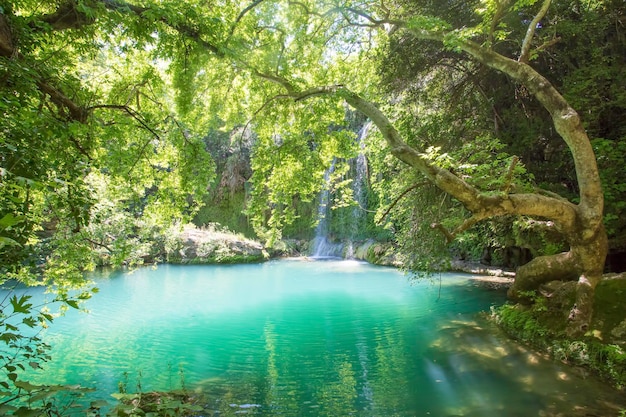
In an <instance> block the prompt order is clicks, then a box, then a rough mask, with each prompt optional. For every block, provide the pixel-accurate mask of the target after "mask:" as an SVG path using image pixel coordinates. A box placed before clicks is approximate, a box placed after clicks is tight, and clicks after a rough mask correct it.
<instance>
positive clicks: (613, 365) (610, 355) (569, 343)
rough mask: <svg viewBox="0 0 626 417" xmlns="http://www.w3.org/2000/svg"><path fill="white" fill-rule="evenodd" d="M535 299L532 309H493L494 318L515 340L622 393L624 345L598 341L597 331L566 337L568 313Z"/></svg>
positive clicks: (625, 374) (625, 364)
mask: <svg viewBox="0 0 626 417" xmlns="http://www.w3.org/2000/svg"><path fill="white" fill-rule="evenodd" d="M600 296H602V295H600ZM532 298H533V301H534V303H533V304H532V305H530V306H524V305H519V304H515V305H514V304H506V305H504V306H502V307H499V308H497V309H494V310H493V311H492V318H493V319H494V320H495V321H496V323H497V324H498V325H499V326H500V328H501V329H503V330H504V331H505V332H506V333H507V334H508V335H509V336H511V337H512V338H514V339H516V340H519V341H520V342H522V343H524V344H526V345H529V346H531V347H532V348H534V349H537V350H540V351H544V352H547V353H549V354H550V355H551V356H552V357H553V358H555V359H557V360H561V361H564V362H567V363H570V364H572V365H576V366H582V367H585V368H587V369H590V370H592V371H593V372H594V373H596V374H597V375H598V376H599V377H601V378H602V379H604V380H606V381H607V382H609V383H611V384H612V385H615V386H616V387H618V388H620V389H623V388H624V387H626V351H625V350H624V346H623V345H622V346H620V345H619V344H616V343H605V342H603V341H602V340H600V339H598V338H597V337H596V336H597V334H598V333H597V332H598V331H597V330H596V331H591V332H589V333H588V334H587V335H585V336H584V337H581V338H578V339H574V338H569V337H567V336H566V332H565V326H566V324H567V320H566V316H565V317H564V314H565V312H564V311H562V310H559V309H556V308H554V307H553V306H551V305H549V304H548V303H547V301H546V300H547V299H546V298H544V297H542V296H536V295H533V297H532ZM617 305H619V304H617ZM622 315H623V312H622Z"/></svg>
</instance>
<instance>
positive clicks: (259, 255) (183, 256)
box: [164, 225, 269, 264]
mask: <svg viewBox="0 0 626 417" xmlns="http://www.w3.org/2000/svg"><path fill="white" fill-rule="evenodd" d="M168 239H169V244H168V246H167V247H168V249H166V250H165V254H164V255H165V256H164V258H165V259H166V261H167V262H170V263H182V264H215V263H250V262H261V261H264V260H266V259H268V257H269V255H268V254H267V252H266V251H265V249H264V248H263V246H262V245H261V244H260V243H258V242H255V241H252V240H249V239H246V238H243V237H240V236H237V235H235V234H232V233H228V232H226V231H223V230H218V229H216V228H215V227H209V228H204V229H198V228H196V227H195V226H193V225H186V226H184V227H183V229H182V231H181V232H180V233H178V234H175V235H174V236H168Z"/></svg>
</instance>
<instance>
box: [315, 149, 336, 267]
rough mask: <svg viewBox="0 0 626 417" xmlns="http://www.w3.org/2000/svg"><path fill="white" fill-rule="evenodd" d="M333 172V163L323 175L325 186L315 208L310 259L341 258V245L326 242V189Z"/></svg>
mask: <svg viewBox="0 0 626 417" xmlns="http://www.w3.org/2000/svg"><path fill="white" fill-rule="evenodd" d="M334 170H335V161H334V160H333V162H332V163H331V164H330V167H328V169H327V170H326V172H325V173H324V183H325V186H324V188H323V189H322V192H321V194H320V202H319V205H318V208H317V218H318V223H317V227H316V229H315V239H314V240H313V250H312V251H311V257H313V258H328V257H332V258H336V257H341V253H342V252H343V245H342V244H340V243H332V242H330V241H329V240H328V230H329V215H330V211H329V207H328V204H329V202H330V190H329V189H328V188H329V187H328V183H329V182H330V176H331V174H332V173H333V171H334Z"/></svg>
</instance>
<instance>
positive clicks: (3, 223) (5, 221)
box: [0, 213, 25, 229]
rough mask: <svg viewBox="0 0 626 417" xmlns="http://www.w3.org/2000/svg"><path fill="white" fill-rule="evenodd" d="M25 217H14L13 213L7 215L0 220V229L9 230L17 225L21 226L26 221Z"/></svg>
mask: <svg viewBox="0 0 626 417" xmlns="http://www.w3.org/2000/svg"><path fill="white" fill-rule="evenodd" d="M24 219H25V217H24V216H14V215H13V214H12V213H8V214H5V215H4V217H3V218H1V219H0V229H8V228H10V227H12V226H15V225H16V224H20V223H22V222H23V221H24Z"/></svg>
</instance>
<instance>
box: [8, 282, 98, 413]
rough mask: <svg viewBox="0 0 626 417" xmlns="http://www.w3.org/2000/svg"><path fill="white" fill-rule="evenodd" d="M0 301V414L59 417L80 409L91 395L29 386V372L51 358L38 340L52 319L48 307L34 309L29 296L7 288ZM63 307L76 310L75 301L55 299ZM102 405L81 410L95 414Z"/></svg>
mask: <svg viewBox="0 0 626 417" xmlns="http://www.w3.org/2000/svg"><path fill="white" fill-rule="evenodd" d="M5 291H6V295H5V296H4V298H3V299H2V300H1V301H0V395H1V396H2V397H3V399H2V400H1V401H0V414H1V415H7V416H11V415H14V416H31V415H32V416H38V415H45V416H62V415H65V414H66V412H67V411H68V410H69V409H70V408H76V407H80V406H81V405H80V402H81V398H82V397H83V395H84V394H85V393H87V392H90V391H92V390H91V389H88V388H83V387H80V386H64V385H45V384H44V385H37V384H32V383H30V382H28V381H27V380H26V379H25V378H28V372H29V371H32V370H38V369H41V368H45V363H46V362H48V361H50V360H51V359H52V358H51V356H50V355H49V350H50V346H49V345H48V344H47V343H45V342H44V341H43V339H42V338H41V335H40V333H41V330H42V329H43V328H45V327H46V326H48V324H50V323H52V321H53V319H54V316H53V315H52V314H51V313H50V311H49V308H48V305H47V304H46V303H42V304H40V305H34V304H33V300H32V296H30V295H27V294H22V295H18V294H16V289H15V287H13V288H9V289H8V290H5ZM81 296H82V298H86V297H87V293H83V294H81V295H79V298H80V297H81ZM54 301H58V302H62V303H63V304H62V306H70V307H72V308H78V300H77V299H72V298H68V297H67V296H58V297H56V298H55V300H54ZM101 406H102V405H101V404H98V403H91V404H90V405H89V406H84V408H89V409H94V410H97V409H99V408H100V407H101Z"/></svg>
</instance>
